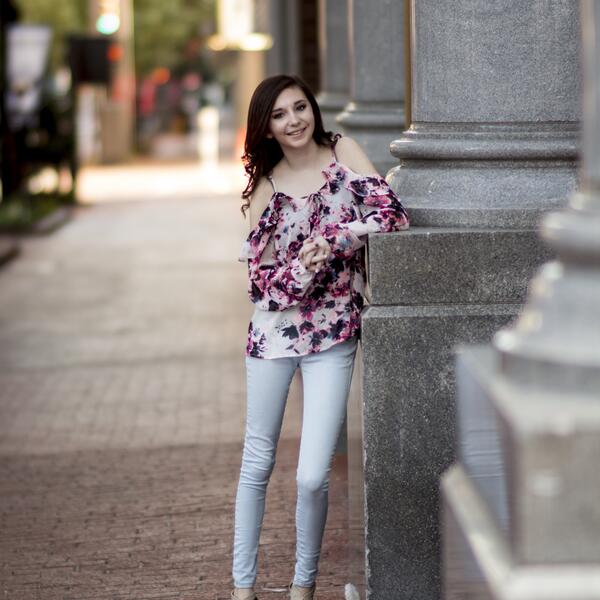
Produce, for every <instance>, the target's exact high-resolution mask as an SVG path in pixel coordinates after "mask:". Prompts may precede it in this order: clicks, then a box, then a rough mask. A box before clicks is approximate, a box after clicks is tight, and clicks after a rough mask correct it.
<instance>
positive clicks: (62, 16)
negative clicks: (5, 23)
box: [14, 0, 87, 71]
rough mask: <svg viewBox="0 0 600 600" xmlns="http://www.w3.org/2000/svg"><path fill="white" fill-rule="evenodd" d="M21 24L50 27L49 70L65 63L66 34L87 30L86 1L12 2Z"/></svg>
mask: <svg viewBox="0 0 600 600" xmlns="http://www.w3.org/2000/svg"><path fill="white" fill-rule="evenodd" d="M14 1H15V4H16V6H17V7H18V8H19V12H20V16H21V19H20V20H21V22H23V23H40V24H43V25H50V27H52V48H51V50H50V69H51V70H52V71H54V70H55V69H56V68H57V67H59V66H60V65H62V64H64V63H65V60H66V45H65V44H66V38H67V34H69V33H73V32H82V31H86V30H87V0H68V2H64V1H60V2H57V1H56V0H14Z"/></svg>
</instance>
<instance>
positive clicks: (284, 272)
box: [248, 179, 315, 311]
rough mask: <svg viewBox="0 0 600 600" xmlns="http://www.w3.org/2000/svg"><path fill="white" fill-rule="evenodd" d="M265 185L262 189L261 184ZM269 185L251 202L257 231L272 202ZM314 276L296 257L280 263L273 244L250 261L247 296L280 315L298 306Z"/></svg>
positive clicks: (251, 222)
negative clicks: (279, 312) (280, 312)
mask: <svg viewBox="0 0 600 600" xmlns="http://www.w3.org/2000/svg"><path fill="white" fill-rule="evenodd" d="M263 183H264V184H266V186H265V185H261V184H263ZM271 194H272V191H271V189H270V184H269V183H268V182H267V181H265V180H264V179H263V180H262V181H261V183H260V184H259V186H258V187H257V189H256V191H255V193H254V194H253V197H252V198H251V201H250V227H251V229H254V228H255V227H256V226H257V225H259V224H260V223H259V222H260V220H261V218H262V217H264V212H265V209H266V208H267V206H268V204H269V201H270V199H271ZM314 275H315V274H314V272H312V271H309V270H308V269H306V267H305V266H304V261H303V260H302V259H301V258H300V256H299V255H295V256H293V257H292V258H291V260H288V261H282V260H277V258H276V255H275V251H274V244H273V240H270V241H269V243H267V244H266V245H265V247H264V248H262V249H261V251H260V252H259V253H258V254H257V255H255V256H251V257H250V258H249V259H248V295H249V296H250V300H251V301H252V302H253V303H254V304H255V305H256V306H257V308H259V309H261V310H268V311H281V310H286V309H288V308H291V307H292V306H295V305H296V304H298V303H299V302H300V301H301V300H302V299H303V298H304V295H305V294H306V292H307V291H308V288H309V287H310V285H311V283H312V281H313V279H314Z"/></svg>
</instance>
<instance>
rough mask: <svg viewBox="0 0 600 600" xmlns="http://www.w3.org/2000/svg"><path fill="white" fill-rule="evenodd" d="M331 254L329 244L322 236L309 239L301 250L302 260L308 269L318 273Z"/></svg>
mask: <svg viewBox="0 0 600 600" xmlns="http://www.w3.org/2000/svg"><path fill="white" fill-rule="evenodd" d="M330 254H331V248H330V246H329V242H328V241H327V240H326V239H325V238H324V237H322V236H317V237H315V238H312V239H308V240H306V241H305V242H304V245H303V246H302V248H301V249H300V254H299V256H300V260H301V261H302V264H303V265H304V267H305V268H306V269H308V270H309V271H314V272H315V273H318V272H319V271H320V270H321V269H322V268H323V265H324V264H325V261H327V259H328V258H329V255H330Z"/></svg>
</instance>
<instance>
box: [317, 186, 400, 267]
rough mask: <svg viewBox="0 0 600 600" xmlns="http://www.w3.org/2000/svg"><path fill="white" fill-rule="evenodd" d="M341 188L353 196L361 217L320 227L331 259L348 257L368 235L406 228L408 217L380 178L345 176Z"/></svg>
mask: <svg viewBox="0 0 600 600" xmlns="http://www.w3.org/2000/svg"><path fill="white" fill-rule="evenodd" d="M343 185H344V186H345V187H346V188H347V189H349V190H350V191H351V192H352V193H353V194H354V197H355V199H356V201H357V203H358V208H359V211H360V214H361V217H360V218H359V219H356V220H354V221H349V222H347V223H330V224H327V225H325V226H324V227H323V228H322V230H321V235H322V236H323V237H324V238H325V239H326V240H327V241H328V242H329V245H330V246H331V251H332V253H333V255H334V256H337V257H342V258H348V257H350V256H351V255H352V254H353V253H354V252H355V251H356V250H358V249H359V248H362V247H363V246H364V245H365V243H366V239H367V235H368V234H369V233H389V232H392V231H401V230H403V229H408V226H409V220H408V215H407V213H406V211H405V210H404V207H403V206H402V204H401V202H400V200H399V199H398V197H397V196H396V194H395V193H394V192H393V191H392V189H391V188H390V186H389V185H388V183H387V182H386V180H385V179H384V178H383V177H381V176H379V175H377V176H365V177H362V176H356V177H351V176H349V175H347V176H346V178H345V180H344V182H343Z"/></svg>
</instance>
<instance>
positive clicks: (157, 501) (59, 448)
mask: <svg viewBox="0 0 600 600" xmlns="http://www.w3.org/2000/svg"><path fill="white" fill-rule="evenodd" d="M96 175H98V174H97V173H96ZM168 177H169V174H168V173H167V172H165V178H168ZM99 180H100V181H101V178H100V179H99ZM109 187H110V186H109ZM109 192H110V194H112V195H114V191H113V190H112V188H111V189H110V190H109ZM111 200H114V197H112V196H111ZM238 204H239V202H238V200H237V199H236V198H233V197H225V196H214V195H213V196H212V197H208V196H204V197H202V196H201V195H200V194H199V195H198V197H191V198H177V197H176V198H168V199H165V200H160V201H159V200H154V201H152V202H145V203H128V204H117V203H115V204H110V205H98V206H95V207H92V208H86V209H81V210H80V211H79V213H78V214H77V215H76V217H75V218H74V220H73V221H72V222H71V223H70V224H68V225H67V226H66V227H64V228H63V229H61V230H60V231H58V232H56V233H55V234H54V235H53V236H51V237H49V238H42V239H32V240H29V241H27V242H26V243H24V244H23V251H22V254H21V256H20V257H19V258H18V259H17V260H16V261H13V262H12V263H10V264H9V265H8V266H6V267H5V268H4V269H3V270H2V271H1V272H0V289H1V291H2V292H1V293H0V598H3V599H7V600H37V599H40V600H54V599H56V600H59V599H60V600H92V599H102V600H104V599H106V600H109V599H110V600H116V599H125V598H128V599H135V600H146V599H148V600H149V599H155V598H156V599H158V598H160V599H165V600H166V599H175V598H177V599H180V600H188V599H189V600H191V599H207V600H209V599H210V600H215V599H217V598H227V597H228V593H229V589H230V564H231V541H232V526H233V524H232V515H233V501H234V492H235V486H236V483H237V476H238V468H239V462H240V455H241V439H242V435H243V413H244V373H243V353H242V348H243V341H244V334H245V328H246V324H247V318H248V314H249V310H250V307H249V306H248V303H247V300H246V298H245V292H244V277H245V274H244V270H243V266H242V265H239V264H237V263H236V262H235V257H236V255H237V250H238V248H239V245H240V239H241V238H242V237H243V234H244V230H245V227H246V225H245V224H244V223H243V222H241V221H240V219H239V217H238ZM299 404H300V402H299V387H298V384H297V383H296V384H295V385H294V387H293V391H292V394H291V396H290V403H289V406H288V411H287V412H286V418H285V424H284V431H283V433H282V439H281V442H280V448H279V452H278V458H277V465H276V467H275V471H274V473H273V476H272V480H271V484H270V486H269V493H268V496H267V513H266V518H265V524H264V530H263V537H262V539H261V549H260V558H259V560H260V575H259V582H258V588H259V591H260V592H261V598H284V597H285V593H284V592H282V591H281V590H282V588H283V587H284V586H285V585H286V584H287V583H288V581H289V579H290V577H291V575H292V570H293V553H294V523H293V515H294V506H295V483H294V476H295V464H296V455H297V448H298V440H297V432H298V428H299V419H300V417H299V415H300V407H299ZM346 473H347V470H346V464H345V459H344V457H338V458H337V459H336V464H335V467H334V470H333V473H332V483H331V491H330V498H331V504H330V512H329V519H328V524H327V530H326V534H325V541H324V548H323V556H322V561H321V574H320V578H319V593H318V598H320V599H322V600H327V599H333V598H343V584H344V583H345V582H346V581H347V580H348V572H349V563H348V517H347V515H348V507H347V489H346V487H347V476H346Z"/></svg>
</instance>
